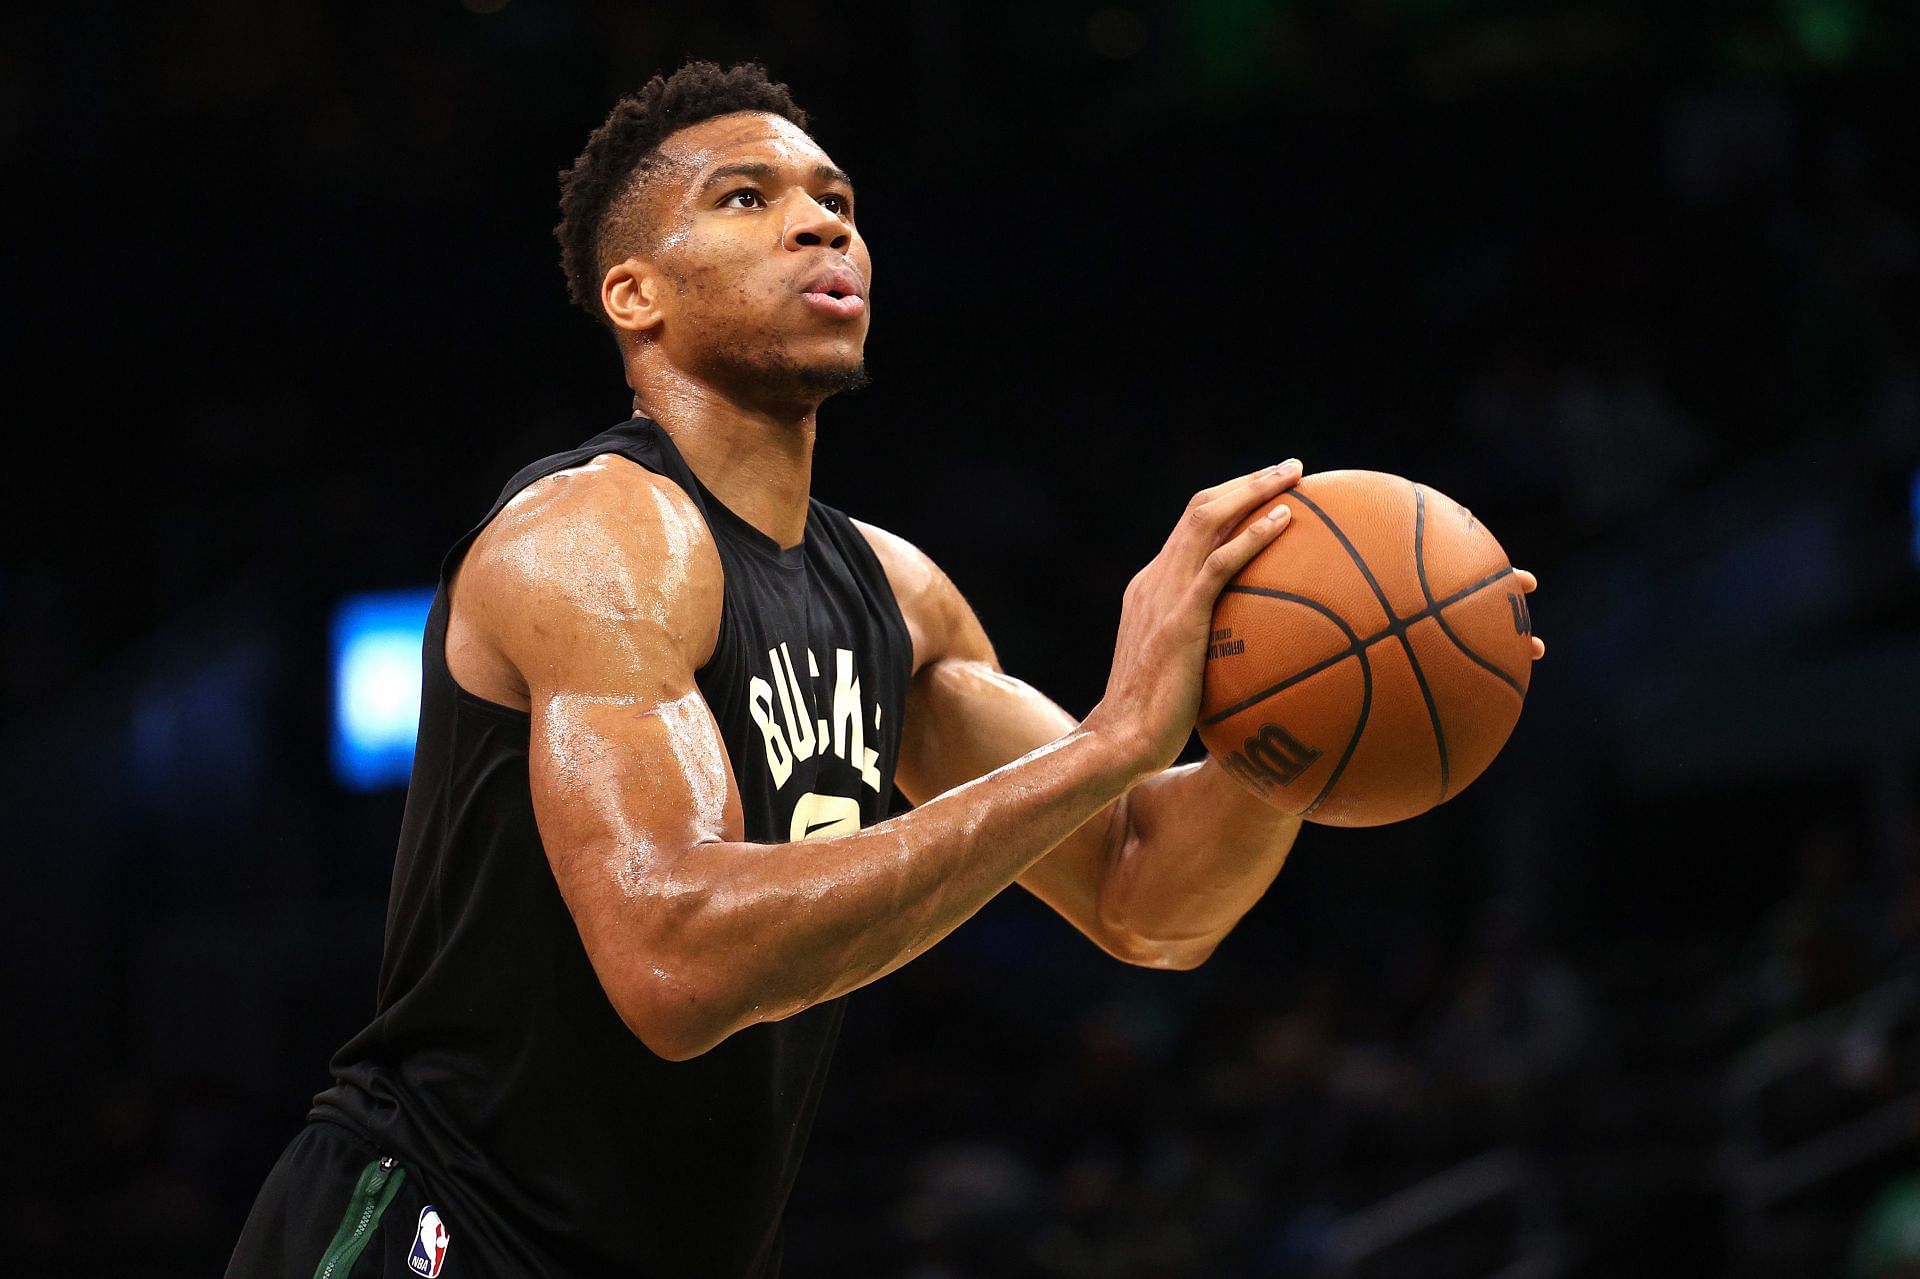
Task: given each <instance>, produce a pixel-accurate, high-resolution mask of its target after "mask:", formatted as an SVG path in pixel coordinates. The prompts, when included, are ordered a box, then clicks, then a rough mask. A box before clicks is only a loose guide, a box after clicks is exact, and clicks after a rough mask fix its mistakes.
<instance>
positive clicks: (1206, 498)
mask: <svg viewBox="0 0 1920 1279" xmlns="http://www.w3.org/2000/svg"><path fill="white" fill-rule="evenodd" d="M1288 467H1292V468H1293V471H1294V474H1295V476H1296V477H1297V476H1298V475H1299V472H1300V459H1299V458H1297V457H1290V458H1288V459H1287V460H1286V461H1284V462H1280V463H1277V464H1275V465H1273V466H1263V467H1261V468H1260V469H1259V470H1257V471H1248V472H1247V473H1246V474H1245V475H1238V476H1235V477H1234V478H1233V479H1230V480H1226V481H1224V482H1223V483H1220V484H1215V485H1213V486H1212V487H1211V488H1203V489H1201V490H1200V491H1199V492H1198V493H1195V494H1194V495H1193V501H1192V502H1190V503H1188V505H1189V506H1206V505H1208V504H1209V503H1211V502H1215V501H1218V500H1219V499H1220V498H1221V497H1223V496H1225V495H1227V494H1229V493H1232V492H1234V491H1236V490H1238V489H1242V488H1245V487H1246V486H1247V485H1249V484H1257V483H1259V482H1260V481H1261V480H1262V479H1265V478H1267V477H1269V476H1272V475H1276V474H1278V473H1279V472H1281V471H1284V470H1286V469H1287V468H1288Z"/></svg>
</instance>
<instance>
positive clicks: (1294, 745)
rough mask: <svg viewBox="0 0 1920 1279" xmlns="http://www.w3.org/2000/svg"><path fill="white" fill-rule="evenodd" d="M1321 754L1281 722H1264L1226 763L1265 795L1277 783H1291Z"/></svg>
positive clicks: (1280, 784) (1283, 784)
mask: <svg viewBox="0 0 1920 1279" xmlns="http://www.w3.org/2000/svg"><path fill="white" fill-rule="evenodd" d="M1319 758H1320V752H1319V751H1318V750H1316V749H1314V748H1313V747H1311V746H1309V745H1307V744H1306V743H1305V742H1303V741H1301V740H1300V739H1299V738H1297V737H1295V736H1294V735H1293V734H1292V733H1289V732H1288V731H1287V730H1286V729H1284V728H1282V727H1280V726H1279V725H1278V724H1262V725H1261V726H1260V731H1259V732H1257V733H1255V734H1254V735H1253V736H1252V737H1249V738H1248V739H1247V740H1246V742H1245V744H1244V745H1242V746H1241V747H1240V749H1239V750H1237V751H1235V752H1233V754H1231V755H1229V756H1227V759H1226V766H1227V769H1228V771H1230V772H1232V773H1233V774H1234V775H1235V776H1237V777H1239V778H1240V779H1241V780H1242V781H1245V782H1249V783H1251V784H1252V785H1253V786H1254V787H1256V788H1257V789H1258V790H1259V791H1260V793H1261V794H1262V795H1265V794H1268V793H1269V792H1271V791H1272V790H1273V788H1274V787H1276V786H1289V785H1292V784H1293V782H1294V780H1295V779H1297V778H1298V777H1299V776H1300V774H1302V773H1304V772H1306V771H1307V770H1308V769H1309V768H1312V767H1313V763H1314V761H1315V760H1317V759H1319Z"/></svg>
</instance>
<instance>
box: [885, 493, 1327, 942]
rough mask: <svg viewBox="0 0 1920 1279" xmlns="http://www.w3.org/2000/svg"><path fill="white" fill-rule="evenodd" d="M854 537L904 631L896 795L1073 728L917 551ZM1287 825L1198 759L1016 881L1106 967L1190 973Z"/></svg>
mask: <svg viewBox="0 0 1920 1279" xmlns="http://www.w3.org/2000/svg"><path fill="white" fill-rule="evenodd" d="M862 531H863V532H865V533H866V534H867V538H868V540H869V542H871V543H872V544H873V546H874V548H875V550H876V551H877V552H878V553H879V554H880V558H881V562H882V563H883V564H884V565H885V566H886V568H887V573H888V577H889V579H890V580H891V581H892V582H893V585H894V589H895V594H896V596H897V597H898V598H899V599H900V601H901V606H902V610H903V612H905V613H906V615H907V618H908V626H909V629H910V630H912V632H913V636H914V649H915V661H916V663H917V670H916V672H915V675H914V680H913V684H912V685H911V687H910V689H909V691H908V697H907V716H906V725H905V736H904V739H903V741H902V744H901V751H900V763H899V767H898V769H897V771H896V774H895V776H896V781H897V782H898V784H899V786H900V789H901V791H902V793H904V794H905V795H906V796H907V798H908V799H910V800H913V801H914V802H916V803H918V802H920V801H921V800H923V799H926V798H930V797H932V796H935V795H939V794H941V793H942V792H944V791H947V790H949V789H951V788H953V787H955V786H958V785H961V784H962V783H964V782H966V781H968V780H969V779H971V778H974V777H978V776H980V775H982V774H984V773H986V772H989V771H990V770H992V769H995V768H998V767H1000V766H1001V765H1002V764H1004V763H1005V762H1006V761H1007V760H1009V759H1013V758H1015V757H1017V756H1018V755H1019V754H1020V753H1021V752H1023V751H1026V750H1029V749H1031V748H1032V746H1033V745H1034V744H1036V743H1039V742H1045V741H1051V740H1053V739H1054V738H1056V737H1058V736H1060V735H1061V734H1063V733H1067V732H1070V731H1072V730H1073V729H1074V727H1075V725H1076V723H1077V721H1075V719H1074V718H1073V716H1071V715H1069V714H1068V713H1067V712H1066V711H1065V710H1063V709H1061V708H1060V707H1059V706H1057V705H1056V704H1055V703H1054V702H1052V701H1051V700H1050V699H1048V698H1047V697H1046V696H1044V695H1043V694H1041V693H1039V692H1038V691H1036V690H1035V689H1033V688H1031V687H1030V686H1028V685H1027V684H1025V683H1023V682H1021V681H1020V680H1018V679H1015V678H1013V677H1012V676H1010V675H1007V674H1005V673H1004V672H1002V671H1001V669H1000V664H999V661H998V659H997V658H996V656H995V655H994V651H993V645H992V644H991V643H990V642H989V641H988V639H987V635H986V632H985V631H984V630H983V629H982V627H981V625H980V622H979V620H978V619H977V618H976V617H975V616H974V613H973V610H972V609H971V608H970V607H968V605H967V603H966V601H965V600H964V599H963V598H962V597H961V595H960V593H959V591H958V590H956V589H955V588H954V586H953V584H952V582H951V581H949V580H948V579H947V577H946V575H945V574H943V573H941V572H940V570H939V569H938V568H937V567H935V566H934V564H933V563H932V561H930V560H929V559H928V558H927V557H926V555H924V554H923V553H922V552H921V551H919V550H918V549H917V548H915V547H913V546H912V545H910V544H909V543H907V542H905V541H902V540H901V539H900V538H897V537H894V536H893V535H891V534H889V533H886V532H884V531H882V530H880V529H875V528H870V527H867V526H862ZM1299 829H1300V822H1299V820H1298V819H1297V818H1292V817H1287V816H1284V815H1283V814H1280V813H1277V812H1275V811H1274V810H1273V809H1272V808H1270V807H1269V806H1268V805H1266V804H1265V803H1263V802H1262V801H1260V800H1258V799H1256V798H1254V797H1253V796H1252V795H1250V794H1249V793H1248V792H1247V790H1246V789H1245V788H1244V787H1242V786H1241V785H1239V783H1237V782H1235V781H1234V780H1233V779H1232V778H1231V777H1229V776H1227V774H1226V773H1225V772H1224V771H1223V770H1222V769H1221V768H1220V767H1219V766H1218V765H1217V764H1215V763H1214V762H1213V761H1212V759H1207V760H1205V761H1204V762H1202V763H1199V764H1188V765H1184V766H1181V767H1177V768H1169V769H1167V770H1165V771H1163V772H1160V773H1157V774H1155V775H1154V776H1152V777H1150V778H1148V779H1147V780H1145V781H1144V782H1142V783H1141V784H1139V785H1137V786H1135V787H1134V788H1133V789H1132V790H1130V791H1128V792H1127V793H1126V794H1125V795H1123V796H1121V797H1120V798H1119V799H1117V800H1115V801H1114V802H1113V803H1111V804H1109V805H1107V806H1106V807H1104V808H1103V809H1101V810H1100V811H1099V812H1098V813H1096V814H1094V815H1093V817H1092V818H1090V819H1089V820H1088V821H1086V822H1085V823H1083V824H1082V825H1081V826H1080V827H1079V828H1078V829H1077V830H1075V831H1074V832H1073V834H1072V835H1070V836H1068V837H1067V838H1066V839H1065V840H1063V841H1062V842H1061V843H1060V844H1059V845H1058V846H1056V847H1055V848H1054V849H1053V851H1052V852H1050V853H1048V854H1047V855H1046V856H1045V857H1044V858H1042V859H1041V860H1039V861H1037V862H1035V863H1034V864H1033V865H1032V866H1030V867H1028V868H1027V869H1026V870H1025V871H1024V872H1023V873H1022V874H1021V875H1020V877H1019V883H1020V884H1021V885H1022V886H1023V887H1025V888H1026V889H1028V890H1029V891H1030V892H1032V893H1033V894H1034V895H1035V896H1036V897H1039V898H1040V899H1041V900H1042V901H1044V902H1046V903H1047V904H1048V905H1049V906H1051V907H1052V908H1053V909H1054V910H1056V911H1058V912H1059V913H1060V914H1061V915H1062V916H1063V917H1065V918H1066V919H1067V920H1068V922H1070V923H1072V924H1073V925H1074V927H1076V928H1078V929H1079V930H1080V931H1081V932H1083V933H1085V934H1086V935H1087V936H1088V937H1089V938H1090V939H1091V940H1092V941H1093V942H1094V943H1095V944H1097V945H1098V946H1100V947H1101V948H1102V949H1104V950H1106V951H1107V952H1108V953H1109V954H1112V955H1114V956H1116V957H1117V958H1120V959H1124V960H1126V961H1128V962H1129V963H1135V964H1141V965H1145V966H1149V967H1155V968H1192V967H1195V966H1197V965H1198V964H1200V963H1201V962H1202V961H1204V960H1205V959H1206V958H1207V956H1208V955H1210V954H1212V953H1213V949H1214V947H1215V946H1217V945H1218V944H1219V943H1220V940H1221V939H1222V938H1224V937H1225V936H1226V935H1227V933H1228V932H1230V931H1231V930H1232V929H1233V926H1234V925H1235V924H1236V923H1238V922H1239V921H1240V918H1241V916H1243V915H1245V914H1246V913H1247V911H1248V910H1250V909H1252V907H1253V904H1254V903H1255V902H1256V901H1258V900H1259V899H1260V896H1261V894H1262V893H1264V892H1265V891H1266V890H1267V886H1268V885H1269V884H1271V883H1272V882H1273V879H1274V877H1275V876H1276V875H1278V874H1279V873H1280V868H1281V866H1282V865H1284V864H1285V862H1286V859H1287V853H1288V852H1289V851H1290V850H1291V849H1292V847H1293V840H1294V836H1295V835H1297V834H1298V833H1299Z"/></svg>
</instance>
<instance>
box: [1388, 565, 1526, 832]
mask: <svg viewBox="0 0 1920 1279" xmlns="http://www.w3.org/2000/svg"><path fill="white" fill-rule="evenodd" d="M1502 606H1503V607H1504V602H1503V603H1502ZM1407 640H1408V642H1410V643H1411V644H1412V645H1413V651H1414V655H1415V656H1416V657H1417V658H1418V659H1419V662H1420V671H1421V674H1423V675H1425V676H1426V677H1427V688H1428V689H1429V690H1430V691H1431V692H1432V693H1433V701H1434V706H1435V708H1436V709H1437V710H1438V712H1439V715H1440V725H1441V729H1442V731H1443V733H1444V735H1445V738H1446V744H1447V765H1448V768H1447V798H1449V799H1451V798H1452V797H1453V796H1455V795H1458V794H1459V793H1460V792H1461V791H1463V790H1465V789H1466V788H1467V787H1468V786H1469V785H1471V784H1472V783H1473V781H1474V779H1475V778H1477V777H1479V776H1480V774H1481V773H1483V772H1485V771H1486V768H1487V765H1489V764H1491V763H1492V762H1493V758H1494V756H1496V755H1498V754H1499V753H1500V748H1501V747H1502V746H1505V745H1506V744H1507V738H1508V737H1509V736H1511V735H1512V733H1513V726H1514V725H1515V724H1516V723H1518V722H1519V720H1520V709H1521V707H1522V706H1523V705H1525V702H1526V698H1525V696H1524V695H1523V694H1522V693H1520V692H1517V691H1515V690H1514V688H1513V687H1512V686H1511V685H1509V684H1508V683H1507V682H1506V681H1505V680H1503V679H1502V678H1500V676H1498V675H1496V674H1495V673H1493V672H1491V671H1489V670H1488V669H1487V668H1486V667H1485V666H1482V665H1481V664H1480V663H1478V662H1475V661H1474V660H1473V659H1472V658H1470V657H1469V656H1467V654H1466V653H1465V652H1463V651H1462V650H1461V649H1460V648H1459V647H1458V646H1457V645H1456V644H1454V643H1453V642H1452V641H1451V640H1449V639H1448V638H1447V637H1446V635H1444V634H1443V633H1442V632H1441V629H1440V624H1439V622H1438V621H1437V620H1435V619H1432V618H1429V619H1426V620H1424V621H1420V622H1416V623H1414V625H1413V626H1411V627H1409V628H1408V630H1407ZM1522 687H1523V688H1524V685H1522Z"/></svg>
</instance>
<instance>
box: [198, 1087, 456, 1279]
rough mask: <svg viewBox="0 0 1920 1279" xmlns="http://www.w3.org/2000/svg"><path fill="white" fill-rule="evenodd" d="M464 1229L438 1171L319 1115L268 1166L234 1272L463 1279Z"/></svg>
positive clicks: (252, 1277) (338, 1278)
mask: <svg viewBox="0 0 1920 1279" xmlns="http://www.w3.org/2000/svg"><path fill="white" fill-rule="evenodd" d="M459 1236H460V1232H459V1229H458V1227H457V1226H456V1225H455V1224H454V1223H452V1222H449V1221H448V1220H446V1219H445V1218H444V1217H442V1216H441V1214H440V1209H439V1208H438V1207H436V1206H435V1201H434V1198H433V1191H432V1176H431V1174H428V1173H426V1172H425V1171H424V1170H422V1169H419V1168H412V1167H408V1166H407V1165H406V1164H404V1163H402V1162H400V1161H399V1160H397V1159H394V1158H392V1157H391V1156H388V1155H387V1154H386V1153H385V1152H384V1151H379V1150H375V1149H374V1148H373V1146H372V1145H370V1144H369V1143H368V1142H366V1141H365V1140H363V1139H362V1138H361V1137H359V1136H358V1135H357V1134H355V1133H352V1132H349V1131H348V1130H347V1129H345V1128H342V1127H341V1126H340V1125H338V1124H332V1123H327V1122H326V1121H324V1120H312V1121H310V1122H309V1123H308V1124H307V1126H306V1127H305V1128H304V1129H302V1130H301V1131H300V1135H299V1136H297V1137H295V1138H294V1139H293V1141H292V1143H291V1144H290V1145H288V1147H287V1149H286V1151H285V1153H283V1154H282V1155H281V1156H280V1160H279V1162H278V1163H276V1164H274V1166H273V1171H272V1172H270V1173H268V1174H267V1184H266V1185H264V1186H262V1187H261V1188H260V1195H259V1197H258V1198H257V1199H255V1200H254V1202H253V1211H252V1212H251V1213H249V1214H248V1216H247V1224H246V1227H245V1229H243V1230H242V1231H241V1232H240V1243H239V1245H238V1246H236V1247H235V1248H234V1250H233V1260H232V1261H231V1262H229V1263H228V1265H227V1279H349V1277H350V1276H351V1277H352V1279H367V1277H368V1276H376V1275H378V1276H383V1277H384V1279H443V1277H444V1279H460V1276H461V1275H462V1274H468V1273H471V1272H470V1269H469V1268H466V1267H462V1266H461V1264H460V1238H459ZM329 1263H330V1264H331V1269H328V1266H329Z"/></svg>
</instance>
